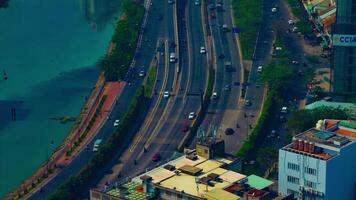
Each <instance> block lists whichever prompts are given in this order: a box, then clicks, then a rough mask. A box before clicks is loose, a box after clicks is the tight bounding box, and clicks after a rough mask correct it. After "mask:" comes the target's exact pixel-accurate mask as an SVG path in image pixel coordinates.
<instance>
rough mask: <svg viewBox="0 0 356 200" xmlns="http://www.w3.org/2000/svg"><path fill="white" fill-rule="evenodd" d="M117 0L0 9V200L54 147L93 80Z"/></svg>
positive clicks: (46, 0) (25, 3) (58, 0)
mask: <svg viewBox="0 0 356 200" xmlns="http://www.w3.org/2000/svg"><path fill="white" fill-rule="evenodd" d="M118 10H120V0H31V1H29V0H11V1H10V6H9V7H8V8H6V9H1V10H0V198H1V197H3V196H4V195H5V194H7V193H9V192H10V191H12V190H14V189H15V188H16V186H18V185H19V184H20V183H21V182H22V181H23V180H24V179H26V178H27V177H29V176H31V175H32V173H34V172H35V171H36V169H37V168H38V167H39V166H41V165H42V164H43V163H44V162H45V160H46V159H47V158H48V157H49V156H50V154H51V152H53V150H54V149H56V147H57V146H58V145H60V144H61V143H62V141H63V140H64V138H65V137H66V135H67V134H68V133H69V131H70V129H71V127H72V126H73V123H67V124H61V123H59V122H58V121H55V120H53V119H51V118H54V117H63V116H69V117H76V116H78V115H79V114H80V111H81V108H82V106H83V105H84V103H85V98H86V97H87V96H88V95H89V94H90V91H91V89H92V87H93V86H94V84H95V81H96V79H97V77H98V74H99V70H98V68H97V67H95V63H96V61H97V60H98V59H99V58H100V57H101V56H102V55H104V54H105V52H106V49H107V47H108V44H109V41H110V39H111V36H112V34H113V31H114V24H115V19H116V18H117V17H118V15H119V12H118Z"/></svg>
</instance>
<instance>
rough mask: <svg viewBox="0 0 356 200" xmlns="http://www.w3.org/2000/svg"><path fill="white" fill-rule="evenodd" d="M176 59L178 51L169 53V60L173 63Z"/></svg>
mask: <svg viewBox="0 0 356 200" xmlns="http://www.w3.org/2000/svg"><path fill="white" fill-rule="evenodd" d="M175 61H176V53H174V52H172V53H170V54H169V62H171V63H173V62H175Z"/></svg>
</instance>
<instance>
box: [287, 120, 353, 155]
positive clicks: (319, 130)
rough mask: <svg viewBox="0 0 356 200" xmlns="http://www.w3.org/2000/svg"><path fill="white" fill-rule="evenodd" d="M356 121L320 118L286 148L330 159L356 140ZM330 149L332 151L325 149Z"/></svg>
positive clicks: (294, 138) (295, 137)
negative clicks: (314, 125) (314, 126)
mask: <svg viewBox="0 0 356 200" xmlns="http://www.w3.org/2000/svg"><path fill="white" fill-rule="evenodd" d="M355 127H356V122H355V121H347V120H330V119H327V120H319V122H318V123H317V125H316V128H311V129H309V130H307V131H304V132H303V133H300V134H298V135H296V136H294V137H293V143H292V144H289V145H287V146H285V147H284V149H287V150H290V151H295V152H299V153H303V154H309V155H311V156H314V157H317V158H320V159H323V160H329V159H331V158H333V157H334V156H336V155H338V153H339V152H340V150H341V149H342V148H344V147H346V146H348V145H351V144H353V143H354V142H356V129H355ZM324 149H328V150H331V151H327V153H326V151H324Z"/></svg>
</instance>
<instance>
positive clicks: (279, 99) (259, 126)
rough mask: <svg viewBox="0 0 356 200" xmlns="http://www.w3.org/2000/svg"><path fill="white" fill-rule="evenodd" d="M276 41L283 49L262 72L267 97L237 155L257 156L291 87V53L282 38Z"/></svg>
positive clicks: (245, 156)
mask: <svg viewBox="0 0 356 200" xmlns="http://www.w3.org/2000/svg"><path fill="white" fill-rule="evenodd" d="M275 43H276V45H277V46H281V47H282V49H283V50H282V52H280V53H279V54H278V55H277V56H276V57H275V58H273V59H272V61H271V62H270V64H269V65H268V66H266V67H265V68H266V70H264V71H263V72H262V74H261V77H260V81H262V82H263V83H265V84H266V85H267V88H268V92H267V97H266V98H265V101H264V103H263V109H262V112H261V115H260V117H259V119H258V120H257V123H256V125H255V127H254V129H253V130H252V132H251V133H250V135H249V136H248V138H247V139H246V140H245V141H244V143H243V144H242V146H241V148H240V149H239V150H238V152H237V153H236V155H237V156H239V157H242V158H251V157H253V156H255V152H256V151H257V150H258V148H259V147H260V145H261V143H262V141H263V140H264V138H265V136H266V134H267V132H268V130H270V128H271V127H270V126H271V123H270V122H271V119H272V118H273V117H274V116H278V112H279V108H280V105H281V104H282V103H283V96H284V94H285V92H286V91H287V89H288V87H290V83H291V78H292V76H293V72H292V70H291V68H289V65H290V62H291V60H290V54H289V52H287V51H286V50H285V46H284V45H283V44H282V42H281V41H280V40H278V39H277V40H276V42H275Z"/></svg>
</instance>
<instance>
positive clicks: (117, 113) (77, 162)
mask: <svg viewBox="0 0 356 200" xmlns="http://www.w3.org/2000/svg"><path fill="white" fill-rule="evenodd" d="M147 22H148V26H147V27H154V25H155V24H156V25H157V23H156V22H155V20H154V16H153V15H150V14H149V15H148V21H147ZM152 22H154V23H152ZM159 27H160V26H158V27H157V28H150V29H148V30H146V31H145V34H146V35H147V38H148V39H149V40H148V41H147V42H144V43H143V45H142V47H141V48H140V49H141V51H140V54H141V55H140V56H139V57H138V58H137V62H136V66H142V65H143V64H146V66H148V64H149V62H150V60H151V58H152V47H153V46H154V44H155V39H156V36H157V34H158V32H159V30H160V28H159ZM140 83H142V79H137V80H135V81H134V84H133V85H132V86H129V87H125V89H124V90H123V93H122V95H121V96H120V98H119V101H118V102H120V103H119V104H117V105H116V106H115V107H114V109H113V112H112V113H111V115H110V118H115V119H119V118H121V117H122V116H123V114H124V113H125V111H126V110H127V105H128V104H129V103H130V102H131V99H132V98H133V96H134V95H135V93H136V91H137V89H138V88H139V86H140V85H141V84H140ZM112 132H113V126H112V124H111V123H106V124H105V125H104V126H103V128H102V129H101V130H100V131H99V133H98V134H97V136H96V137H94V139H93V140H92V142H90V143H89V146H92V145H93V141H95V139H97V138H102V139H104V140H105V139H107V138H108V137H109V136H110V135H111V133H112ZM92 156H93V153H92V152H91V151H86V150H83V151H81V152H80V153H79V154H78V156H76V157H75V158H74V160H73V161H72V162H71V163H70V164H69V165H68V166H66V167H65V168H64V169H63V170H62V171H61V172H60V173H59V174H58V175H57V176H56V177H54V178H53V179H52V180H50V181H49V183H48V184H46V185H45V186H44V187H43V189H42V191H37V192H35V193H34V194H33V195H32V196H31V197H30V198H29V199H45V198H47V197H48V196H49V195H50V194H51V193H52V192H53V191H54V190H55V189H56V188H57V187H58V186H59V185H61V184H62V183H64V182H65V181H66V180H67V179H68V178H69V177H70V176H72V175H74V174H76V173H78V172H79V170H80V169H81V168H82V166H84V165H85V164H86V163H88V162H89V160H90V159H91V158H92Z"/></svg>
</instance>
